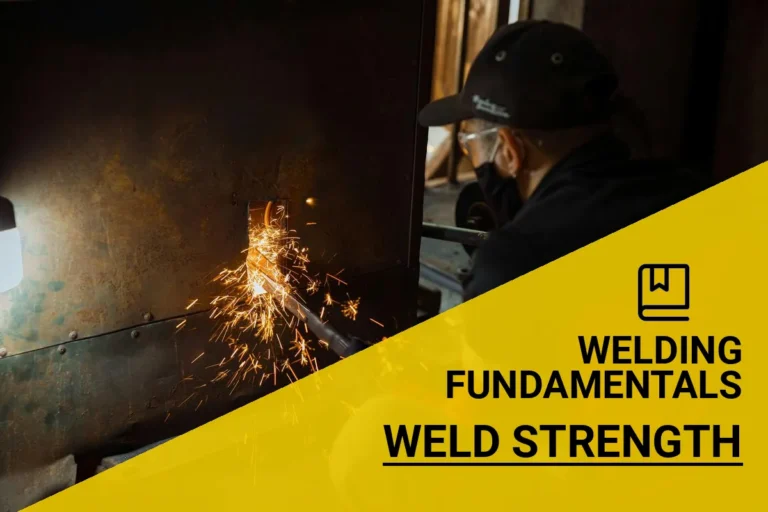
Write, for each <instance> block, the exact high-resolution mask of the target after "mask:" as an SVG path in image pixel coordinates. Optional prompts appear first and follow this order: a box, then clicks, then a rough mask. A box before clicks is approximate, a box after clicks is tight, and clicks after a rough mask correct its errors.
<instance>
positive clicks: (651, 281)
mask: <svg viewBox="0 0 768 512" xmlns="http://www.w3.org/2000/svg"><path fill="white" fill-rule="evenodd" d="M637 288H638V296H637V297H638V302H637V314H638V315H639V316H640V319H641V320H645V321H646V322H650V321H657V322H687V321H688V316H687V312H688V309H689V308H690V301H691V296H690V267H688V265H685V264H645V265H641V266H640V269H639V271H638V273H637Z"/></svg>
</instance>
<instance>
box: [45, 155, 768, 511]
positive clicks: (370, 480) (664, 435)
mask: <svg viewBox="0 0 768 512" xmlns="http://www.w3.org/2000/svg"><path fill="white" fill-rule="evenodd" d="M766 190H768V164H763V165H762V166H760V167H757V168H755V169H752V170H751V171H748V172H745V173H743V174H741V175H739V176H737V177H735V178H733V179H731V180H729V181H727V182H724V183H722V184H719V185H717V186H716V187H713V188H712V189H709V190H707V191H705V192H703V193H701V194H699V195H697V196H695V197H693V198H691V199H689V200H687V201H684V202H683V203H681V204H678V205H676V206H674V207H672V208H669V209H667V210H665V211H663V212H661V213H659V214H657V215H654V216H653V217H651V218H648V219H646V220H644V221H642V222H640V223H637V224H635V225H633V226H630V227H629V228H627V229H625V230H622V231H620V232H618V233H616V234H614V235H612V236H610V237H607V238H605V239H603V240H601V241H599V242H597V243H594V244H592V245H590V246H589V247H586V248H584V249H582V250H580V251H577V252H575V253H573V254H571V255H569V256H567V257H565V258H562V259H560V260H558V261H556V262H554V263H552V264H550V265H547V266H546V267H543V268H541V269H539V270H537V271H535V272H533V273H530V274H528V275H526V276H523V277H522V278H520V279H518V280H516V281H514V282H513V283H510V284H508V285H506V286H503V287H501V288H498V289H496V290H494V291H492V292H490V293H488V294H485V295H483V296H481V297H479V298H477V299H475V300H473V301H471V302H469V303H467V304H464V305H462V306H459V307H457V308H455V309H453V310H450V311H448V312H446V313H444V314H442V315H440V316H439V317H437V318H435V319H433V320H430V321H428V322H426V323H424V324H422V325H419V326H417V327H415V328H413V329H410V330H408V331H406V332H404V333H402V334H400V335H398V336H396V337H394V338H391V339H389V340H386V341H385V342H382V343H381V344H379V345H377V346H375V347H373V348H371V349H369V350H367V351H365V352H363V353H361V354H358V355H356V356H354V357H352V358H350V359H348V360H345V361H342V362H340V363H338V364H336V365H334V366H332V367H331V368H328V369H326V370H323V371H321V372H319V373H317V374H315V375H313V376H311V377H308V378H306V379H304V380H302V381H300V382H298V383H296V384H293V385H291V386H289V387H288V388H285V389H283V390H281V391H278V392H276V393H273V394H271V395H269V396H267V397H266V398H264V399H261V400H259V401H257V402H255V403H253V404H251V405H248V406H246V407H243V408H242V409H239V410H237V411H235V412H233V413H230V414H228V415H226V416H224V417H222V418H220V419H218V420H216V421H213V422H211V423H209V424H207V425H205V426H203V427H201V428H199V429H197V430H194V431H192V432H190V433H188V434H186V435H184V436H182V437H180V438H177V439H175V440H172V441H170V442H168V443H166V444H164V445H162V446H160V447H158V448H155V449H153V450H151V451H150V452H148V453H146V454H144V455H141V456H139V457H137V458H135V459H132V460H130V461H128V462H126V463H124V464H121V465H119V466H117V467H116V468H114V469H111V470H108V471H106V472H105V473H103V474H100V475H98V476H96V477H94V478H92V479H90V480H88V481H86V482H84V483H83V484H80V485H77V486H75V487H74V488H72V489H70V490H68V491H65V492H63V493H61V494H59V495H57V496H54V497H53V498H50V499H48V500H46V501H44V502H42V503H40V504H38V505H37V506H34V507H32V508H31V509H30V510H33V511H34V512H45V511H47V510H56V511H67V510H72V511H78V512H81V511H83V510H112V511H122V510H125V511H131V512H135V511H137V510H138V511H148V510H162V511H168V510H184V511H192V510H262V509H265V510H301V509H310V508H311V509H313V510H326V509H328V510H341V509H345V510H391V509H393V508H395V507H397V508H399V509H401V510H449V509H450V510H473V509H481V508H485V507H494V509H501V510H507V509H511V508H514V509H519V510H590V511H593V510H615V509H617V508H624V509H627V510H720V509H728V510H756V509H759V508H761V506H760V505H759V503H760V502H761V501H762V497H761V496H760V495H758V492H757V491H758V489H759V488H760V486H761V485H762V481H763V478H761V477H762V475H764V474H765V460H766V459H765V456H766V446H768V443H767V442H766V435H768V434H766V428H765V424H764V423H763V419H764V418H765V416H766V413H765V410H766V409H765V404H766V395H765V394H764V393H765V392H766V391H768V389H767V388H766V382H768V369H766V363H768V358H767V357H766V354H768V341H766V336H765V329H764V326H763V324H762V322H763V320H764V318H765V317H766V314H765V312H764V308H765V304H766V299H765V296H766V293H767V291H768V270H767V269H766V262H768V237H767V235H768V202H766V200H765V197H766ZM669 265H671V267H667V266H669ZM665 269H666V270H665ZM686 286H687V289H686ZM663 294H666V295H663ZM641 317H643V318H647V320H643V319H642V318H641ZM672 317H688V318H689V320H688V321H682V320H666V321H665V320H658V318H672ZM580 336H582V337H584V338H583V341H584V343H585V344H586V345H588V344H589V342H590V340H591V339H592V337H593V336H594V337H595V339H594V340H595V341H599V342H600V343H602V342H603V341H605V337H606V336H607V337H609V338H608V340H607V341H608V344H607V345H606V347H607V348H608V349H609V350H608V351H607V352H606V354H605V355H606V360H605V363H603V364H600V363H599V362H597V360H596V359H594V357H596V354H595V353H592V356H593V359H592V360H591V362H590V363H585V361H584V359H583V357H582V356H583V354H582V348H581V345H580V341H579V337H580ZM694 337H697V338H694ZM710 340H711V344H712V346H711V347H710V346H709V344H710ZM673 345H674V347H675V349H674V350H675V351H676V353H675V354H674V360H673V361H671V362H665V361H666V360H668V359H671V358H672V357H673V354H672V350H673V349H672V346H673ZM614 349H618V350H617V351H614ZM657 349H658V350H657ZM684 356H685V357H684ZM694 356H695V359H696V361H693V360H694ZM637 358H640V359H641V360H642V361H645V360H646V359H650V360H651V362H638V361H637ZM633 359H634V362H632V363H625V362H624V361H629V360H633ZM683 359H685V361H683ZM484 370H498V372H497V373H495V374H494V373H486V374H484V373H483V371H484ZM469 371H473V372H474V375H473V376H472V375H470V374H469ZM510 372H515V373H514V374H512V373H510ZM553 372H559V373H557V375H558V376H559V378H560V380H561V383H562V385H559V384H558V382H557V377H553ZM485 375H487V376H488V386H487V387H485V389H484V386H483V378H484V376H485ZM594 375H597V377H594ZM537 379H539V380H540V382H541V385H540V386H539V387H540V389H539V390H538V393H536V391H537V389H536V388H537ZM590 379H597V380H590ZM553 382H554V383H553ZM451 383H452V384H451ZM662 383H663V384H664V389H663V392H662V389H661V388H662ZM494 384H495V386H494ZM590 385H591V386H592V387H591V388H589V389H584V388H585V387H586V388H588V387H589V386H590ZM579 386H582V387H581V388H579ZM579 389H581V391H582V392H584V393H585V394H589V395H591V397H590V398H582V397H580V396H578V395H579V393H578V390H579ZM574 390H576V392H574ZM597 390H599V392H600V398H596V397H594V394H595V393H596V392H597ZM630 390H631V391H632V398H626V395H627V394H628V392H629V391H630ZM483 391H487V392H488V396H486V397H485V398H474V397H472V396H470V392H471V393H472V394H473V395H475V396H481V395H482V394H483ZM494 391H496V392H497V395H498V397H496V398H494V396H493V395H494ZM523 392H527V393H529V394H533V395H536V396H535V397H533V398H521V397H520V394H521V393H523ZM449 393H452V394H453V398H449ZM564 393H565V394H566V395H567V396H568V398H564V397H563V396H562V395H563V394H564ZM644 393H647V395H648V398H643V397H642V395H643V394H644ZM509 394H514V395H516V398H510V397H509V396H508V395H509ZM545 394H547V395H548V397H546V398H545V397H544V395H545ZM574 394H575V395H577V397H573V395H574ZM661 394H664V395H665V398H660V395H661ZM606 395H608V396H609V397H606ZM674 395H677V397H674ZM694 395H695V397H694ZM613 396H616V397H624V398H612V397H613ZM705 396H706V397H705ZM710 396H711V397H710ZM387 425H388V426H389V427H390V429H391V431H392V432H393V433H394V434H396V433H397V429H398V425H403V426H405V427H404V428H407V429H408V432H409V433H413V429H414V426H415V425H421V427H420V428H421V431H420V438H419V442H418V444H415V445H414V457H407V456H406V454H405V445H401V446H400V455H399V456H398V457H392V454H391V453H390V449H389V445H388V437H387V428H386V427H385V426H387ZM429 425H431V427H428V426H429ZM478 425H479V426H480V427H478ZM452 426H453V427H452ZM542 426H543V428H542ZM736 428H738V441H734V440H733V439H732V438H733V437H734V432H735V429H736ZM492 432H495V433H496V438H497V439H498V446H497V449H496V451H495V453H493V454H490V455H488V456H485V457H483V456H482V455H483V452H489V451H490V450H491V448H492V447H493V433H492ZM475 434H477V439H479V441H477V446H475V443H476V440H475V437H476V436H475ZM551 436H553V437H551ZM590 436H591V437H590ZM633 436H634V437H633ZM553 438H554V440H555V443H554V446H553V443H551V442H550V440H551V439H553ZM729 438H731V439H729ZM427 439H429V440H431V441H432V443H431V444H429V445H427V444H425V443H424V441H425V440H427ZM440 441H442V442H440ZM534 444H535V446H536V449H537V451H536V453H535V455H533V456H530V455H531V453H532V446H533V445H534ZM737 446H738V449H736V447H737ZM475 448H478V449H479V452H477V453H475V454H474V455H472V456H470V457H467V456H466V454H465V453H464V452H470V453H471V452H473V450H474V449H475ZM425 450H427V451H425ZM451 451H453V452H454V455H455V456H454V457H451V456H450V455H451ZM589 451H591V453H589ZM456 452H458V453H456ZM441 453H444V454H445V456H440V454H441ZM456 455H458V456H456ZM590 455H591V456H590ZM392 462H395V463H403V462H405V463H413V462H418V463H420V464H421V465H417V466H413V465H411V466H410V467H408V466H405V467H404V466H401V465H400V466H398V465H387V464H390V463H392ZM446 463H452V464H454V465H446ZM456 463H459V464H461V465H456ZM436 464H442V465H436Z"/></svg>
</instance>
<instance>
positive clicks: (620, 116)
mask: <svg viewBox="0 0 768 512" xmlns="http://www.w3.org/2000/svg"><path fill="white" fill-rule="evenodd" d="M610 123H611V127H612V129H613V132H614V133H615V134H616V136H617V137H618V138H619V139H621V140H623V141H624V143H626V144H627V145H628V146H629V148H630V150H631V151H632V156H633V158H646V157H650V156H651V152H652V142H651V133H650V129H649V127H648V120H647V118H646V117H645V114H644V113H643V111H642V110H641V109H640V107H639V106H638V105H637V103H635V102H634V101H633V100H632V99H631V98H629V97H627V96H625V95H624V94H622V93H621V92H617V93H615V94H614V95H613V97H612V98H611V119H610Z"/></svg>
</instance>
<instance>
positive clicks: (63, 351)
mask: <svg viewBox="0 0 768 512" xmlns="http://www.w3.org/2000/svg"><path fill="white" fill-rule="evenodd" d="M66 351H67V347H65V346H64V345H62V346H60V347H59V354H64V353H65V352H66Z"/></svg>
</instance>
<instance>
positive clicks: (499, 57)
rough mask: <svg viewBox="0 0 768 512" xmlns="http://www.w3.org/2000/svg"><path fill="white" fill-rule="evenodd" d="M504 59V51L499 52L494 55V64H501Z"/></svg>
mask: <svg viewBox="0 0 768 512" xmlns="http://www.w3.org/2000/svg"><path fill="white" fill-rule="evenodd" d="M506 58H507V52H505V51H504V50H501V51H500V52H499V53H497V54H496V62H501V61H503V60H504V59H506Z"/></svg>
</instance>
